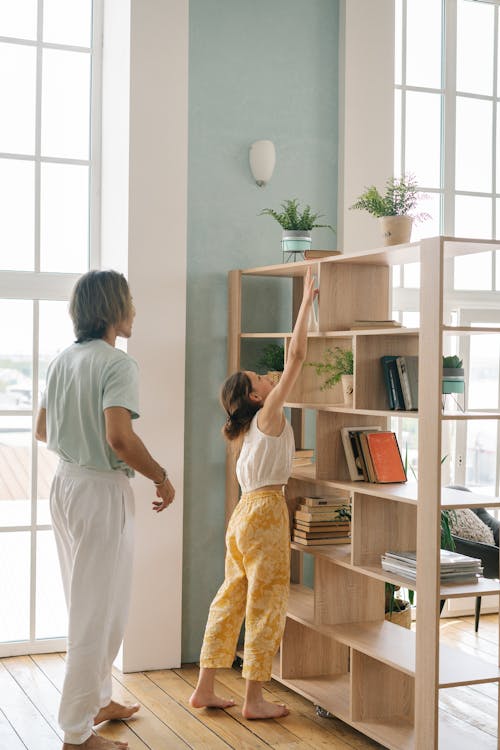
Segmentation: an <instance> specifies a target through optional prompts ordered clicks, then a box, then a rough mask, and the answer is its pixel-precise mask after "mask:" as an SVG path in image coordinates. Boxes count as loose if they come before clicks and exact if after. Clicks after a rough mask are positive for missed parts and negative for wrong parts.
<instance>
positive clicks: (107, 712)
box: [94, 701, 140, 726]
mask: <svg viewBox="0 0 500 750" xmlns="http://www.w3.org/2000/svg"><path fill="white" fill-rule="evenodd" d="M139 709H140V705H139V704H138V703H134V704H133V705H131V706H122V704H121V703H116V702H115V701H110V703H108V705H107V706H104V708H101V710H100V711H99V713H98V714H97V716H96V717H95V719H94V726H95V725H96V724H101V722H103V721H119V720H120V719H130V717H131V716H132V715H133V714H135V713H136V712H137V711H138V710H139Z"/></svg>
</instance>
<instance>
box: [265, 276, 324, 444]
mask: <svg viewBox="0 0 500 750" xmlns="http://www.w3.org/2000/svg"><path fill="white" fill-rule="evenodd" d="M317 295H318V290H317V289H316V288H315V286H314V277H313V274H312V271H311V267H310V266H308V268H307V271H306V273H305V276H304V292H303V295H302V302H301V305H300V309H299V313H298V315H297V320H296V322H295V326H294V329H293V334H292V338H291V340H290V346H289V347H288V356H287V360H286V364H285V369H284V370H283V375H282V376H281V378H280V381H279V383H278V384H277V385H276V386H275V387H274V388H273V390H272V391H271V393H270V394H269V396H268V397H267V398H266V401H265V403H264V406H263V407H262V410H261V414H260V415H259V425H260V427H261V429H264V431H267V429H269V430H274V429H276V428H278V429H279V426H280V425H281V423H282V419H283V416H282V409H283V404H284V403H285V401H286V400H287V399H288V396H289V394H290V392H291V390H292V388H293V386H294V385H295V382H296V380H297V378H298V376H299V373H300V371H301V369H302V365H303V363H304V360H305V358H306V353H307V326H308V322H309V315H310V312H311V307H312V303H313V301H314V298H315V297H316V296H317Z"/></svg>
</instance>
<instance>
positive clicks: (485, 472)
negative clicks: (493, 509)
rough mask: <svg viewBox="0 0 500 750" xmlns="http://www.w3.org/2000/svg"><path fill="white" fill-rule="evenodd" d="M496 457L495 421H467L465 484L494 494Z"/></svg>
mask: <svg viewBox="0 0 500 750" xmlns="http://www.w3.org/2000/svg"><path fill="white" fill-rule="evenodd" d="M496 457H497V425H496V422H493V421H490V420H488V419H485V420H477V421H476V420H474V421H470V422H468V423H467V464H466V466H467V474H466V484H467V486H468V487H470V488H471V489H473V488H478V487H480V488H481V492H484V493H485V494H488V495H494V494H495V471H496Z"/></svg>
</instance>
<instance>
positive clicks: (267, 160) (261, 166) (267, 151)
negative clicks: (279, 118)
mask: <svg viewBox="0 0 500 750" xmlns="http://www.w3.org/2000/svg"><path fill="white" fill-rule="evenodd" d="M249 161H250V170H251V172H252V175H253V178H254V180H255V182H256V183H257V185H258V186H259V187H264V185H266V184H267V183H268V182H269V180H270V179H271V177H272V176H273V172H274V166H275V164H276V149H275V148H274V143H273V142H272V141H255V143H252V145H251V146H250V153H249Z"/></svg>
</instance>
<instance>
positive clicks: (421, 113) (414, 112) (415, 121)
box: [405, 91, 441, 188]
mask: <svg viewBox="0 0 500 750" xmlns="http://www.w3.org/2000/svg"><path fill="white" fill-rule="evenodd" d="M405 171H406V172H411V173H412V174H414V175H415V176H416V178H417V182H418V184H419V185H425V186H426V187H429V188H439V187H440V175H441V95H440V94H424V93H422V92H418V91H417V92H415V91H408V92H407V94H406V149H405Z"/></svg>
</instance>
